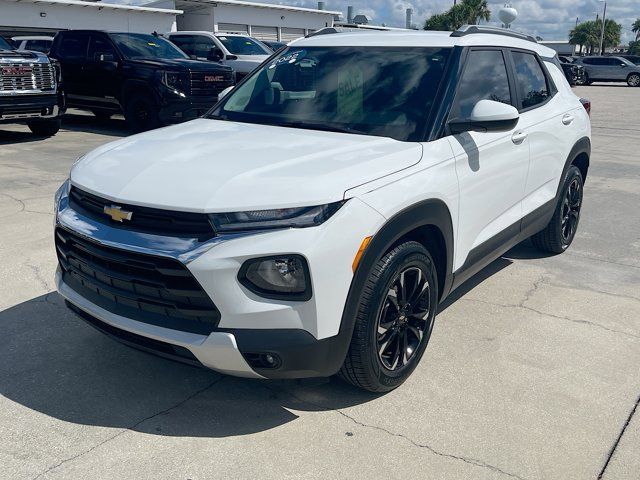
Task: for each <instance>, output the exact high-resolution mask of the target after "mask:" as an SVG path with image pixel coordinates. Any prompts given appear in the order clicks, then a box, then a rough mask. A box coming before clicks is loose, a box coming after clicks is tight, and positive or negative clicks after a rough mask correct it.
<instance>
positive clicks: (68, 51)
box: [58, 33, 89, 60]
mask: <svg viewBox="0 0 640 480" xmlns="http://www.w3.org/2000/svg"><path fill="white" fill-rule="evenodd" d="M88 47H89V35H88V34H85V33H69V34H65V35H64V37H62V41H61V42H60V45H59V48H58V56H59V58H60V59H63V60H85V59H86V58H87V48H88Z"/></svg>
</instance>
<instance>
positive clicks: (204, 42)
mask: <svg viewBox="0 0 640 480" xmlns="http://www.w3.org/2000/svg"><path fill="white" fill-rule="evenodd" d="M215 46H216V44H215V43H214V42H213V40H211V39H210V38H209V37H205V36H203V35H197V36H196V37H194V39H193V52H194V53H193V55H195V56H196V57H201V58H207V57H208V56H209V52H210V51H211V49H212V48H215Z"/></svg>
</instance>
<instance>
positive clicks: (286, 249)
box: [56, 194, 384, 378]
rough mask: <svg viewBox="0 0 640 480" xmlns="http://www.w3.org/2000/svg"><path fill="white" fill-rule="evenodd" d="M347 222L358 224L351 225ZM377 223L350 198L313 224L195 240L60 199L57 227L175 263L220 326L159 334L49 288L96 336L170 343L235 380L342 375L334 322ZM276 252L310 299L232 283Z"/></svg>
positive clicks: (347, 334) (340, 332) (345, 334)
mask: <svg viewBox="0 0 640 480" xmlns="http://www.w3.org/2000/svg"><path fill="white" fill-rule="evenodd" d="M354 218H357V219H358V221H357V222H354V221H353V219H354ZM383 221H384V219H383V217H382V216H381V215H380V214H379V213H377V212H376V211H375V210H373V209H371V208H370V207H368V206H367V205H366V204H364V203H363V202H361V201H359V200H358V199H352V200H351V201H350V202H348V203H347V204H346V205H345V206H344V207H343V208H342V209H341V210H339V211H338V212H337V213H336V214H335V215H334V216H333V217H332V218H331V219H330V220H329V221H327V222H325V223H324V224H322V225H320V226H318V227H314V228H304V229H286V230H278V231H271V232H263V233H253V234H249V235H227V236H224V237H222V236H221V237H214V238H212V239H210V240H207V241H205V242H198V241H196V240H195V239H192V240H189V239H184V238H181V239H179V240H178V239H176V238H172V237H161V236H158V235H150V234H141V233H137V232H132V231H130V230H126V229H122V228H118V227H117V226H115V225H114V226H111V225H109V224H106V225H105V224H104V223H98V222H96V221H94V220H92V219H91V218H89V217H87V216H84V215H82V214H81V213H79V212H77V211H75V210H73V209H71V208H70V207H69V203H68V197H67V196H65V195H64V194H63V195H62V196H61V198H60V200H59V203H58V208H57V212H56V225H57V226H58V227H60V228H64V229H67V230H70V231H72V232H74V233H75V234H76V235H80V236H83V237H85V238H86V239H88V240H91V241H92V242H97V243H99V244H101V245H105V246H108V247H111V248H117V249H122V250H128V251H130V252H137V253H141V254H147V255H154V256H157V257H169V258H172V259H174V260H178V261H179V262H180V263H181V264H183V265H184V266H185V267H186V268H187V269H188V270H189V272H190V273H191V274H192V275H193V277H195V278H196V279H197V281H198V283H199V285H201V286H202V288H203V290H204V291H205V292H206V294H207V295H208V296H209V297H210V298H211V300H212V301H213V302H214V304H215V306H216V307H217V309H218V310H219V311H220V315H221V316H220V321H219V322H218V324H217V326H215V328H213V331H211V333H207V334H197V333H191V332H186V331H181V330H175V329H173V328H165V327H163V326H159V325H157V324H156V325H152V324H149V323H146V322H144V321H137V320H134V319H132V318H127V317H125V316H122V315H119V314H117V313H114V312H113V311H109V310H106V309H105V308H102V307H100V306H99V305H97V304H95V303H93V302H91V301H89V300H88V298H86V297H85V296H83V295H81V294H79V293H78V292H77V291H76V290H74V289H73V288H71V287H70V286H69V285H68V284H66V283H65V282H64V281H63V279H62V275H61V274H60V272H58V274H57V275H56V285H57V288H58V291H59V292H60V294H61V295H62V296H63V297H64V298H65V299H66V300H67V301H68V302H70V304H71V305H72V307H75V309H76V310H75V313H78V314H79V315H80V316H81V317H82V318H83V319H84V320H85V321H88V322H89V323H91V324H92V325H93V326H94V327H96V328H98V329H99V330H102V331H104V332H105V333H108V334H109V333H110V332H109V331H108V330H110V329H118V331H119V332H128V333H130V334H132V335H136V336H140V337H143V338H147V339H151V340H153V342H157V343H156V344H155V346H156V347H158V348H155V347H154V346H153V345H152V346H151V348H145V349H147V350H155V351H156V353H160V354H163V352H164V353H166V351H167V348H164V347H166V346H168V347H171V346H176V347H178V348H180V349H186V350H187V351H188V352H190V354H192V355H193V357H195V359H196V360H197V362H198V363H200V364H202V365H204V366H206V367H208V368H211V369H213V370H216V371H219V372H222V373H226V374H231V375H236V376H243V377H252V378H302V377H319V376H329V375H332V374H334V373H336V372H337V371H338V369H339V368H340V366H341V364H342V362H343V360H344V357H345V355H346V351H347V349H348V345H349V342H350V338H351V331H350V329H349V328H342V324H341V320H342V314H343V310H344V306H345V303H346V301H347V294H348V292H349V288H350V285H351V280H352V278H353V273H352V271H351V264H352V262H353V257H354V255H355V254H356V252H357V251H358V248H359V246H360V243H361V241H362V239H363V238H364V237H366V236H369V235H372V234H373V233H375V231H376V230H377V229H378V228H379V226H380V225H381V224H382V223H383ZM284 253H295V254H299V255H302V256H304V257H305V258H306V259H307V262H308V264H309V267H310V274H311V284H312V291H313V295H312V298H311V299H310V300H308V301H297V302H296V301H284V300H282V301H281V300H273V299H266V298H262V297H260V296H258V295H256V294H254V293H252V292H251V291H249V290H248V289H246V288H245V287H244V286H243V285H242V284H241V283H240V281H239V280H238V272H239V270H240V268H241V266H242V264H243V263H244V262H245V261H246V260H247V259H250V258H256V257H262V256H269V255H278V254H284ZM77 309H79V310H80V311H78V310H77ZM86 315H89V316H90V317H91V318H89V319H88V318H86ZM97 322H98V323H97ZM101 324H104V325H101ZM105 325H106V327H105ZM101 326H102V328H101ZM111 333H112V336H114V337H116V338H117V339H119V340H121V341H124V342H125V343H130V344H131V343H134V346H136V345H135V343H136V342H135V341H133V342H130V341H127V339H126V338H123V337H126V335H118V332H113V331H112V332H111ZM138 343H140V342H138ZM163 345H164V346H163ZM138 346H139V345H138ZM143 347H144V345H143ZM169 350H170V348H169ZM267 354H269V355H271V356H273V357H275V358H276V359H277V362H276V365H275V366H266V365H265V364H264V362H263V361H262V359H263V358H264V356H265V355H267ZM166 356H171V357H172V358H176V357H180V355H166ZM177 359H179V360H181V359H182V360H183V358H177Z"/></svg>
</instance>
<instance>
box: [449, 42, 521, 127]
mask: <svg viewBox="0 0 640 480" xmlns="http://www.w3.org/2000/svg"><path fill="white" fill-rule="evenodd" d="M466 64H467V65H466V67H465V69H464V73H463V75H462V79H461V80H460V86H459V88H458V95H457V97H456V102H455V104H454V106H453V109H452V117H453V118H462V119H463V118H469V117H470V116H471V111H472V110H473V107H474V106H475V105H476V103H478V102H479V101H480V100H494V101H496V102H502V103H507V104H511V92H510V90H509V77H508V75H507V66H506V64H505V61H504V57H503V55H502V52H501V51H500V50H472V51H471V52H469V55H468V56H467V60H466Z"/></svg>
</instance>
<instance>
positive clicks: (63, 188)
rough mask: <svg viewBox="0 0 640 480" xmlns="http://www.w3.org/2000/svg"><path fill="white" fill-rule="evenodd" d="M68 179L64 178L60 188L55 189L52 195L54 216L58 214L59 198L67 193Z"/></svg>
mask: <svg viewBox="0 0 640 480" xmlns="http://www.w3.org/2000/svg"><path fill="white" fill-rule="evenodd" d="M69 183H70V182H69V179H66V180H65V181H64V183H63V184H62V185H60V188H58V190H56V193H55V195H54V196H53V213H54V214H55V216H56V217H57V216H58V206H59V205H60V199H61V198H62V197H63V196H66V195H69Z"/></svg>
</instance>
